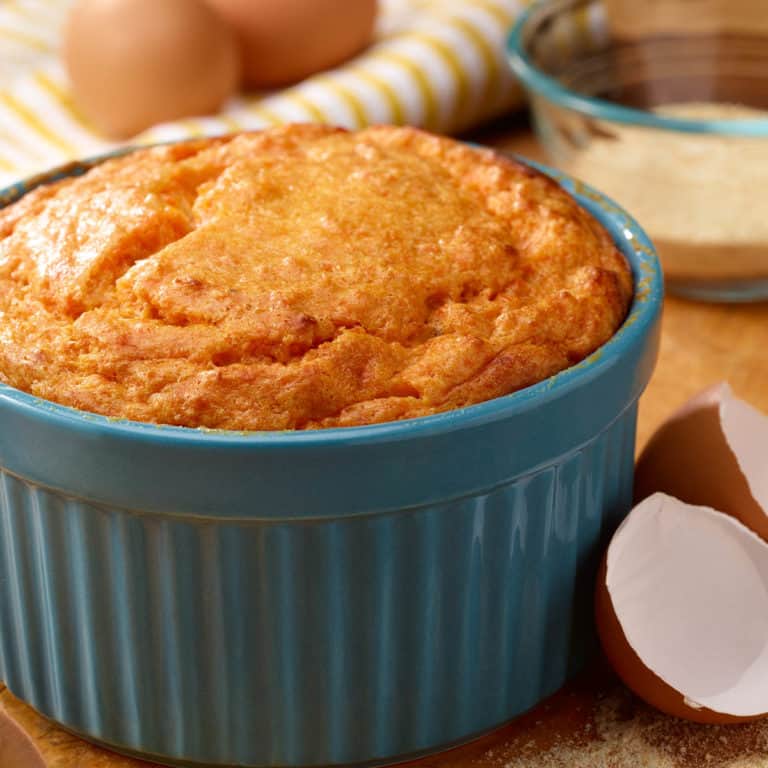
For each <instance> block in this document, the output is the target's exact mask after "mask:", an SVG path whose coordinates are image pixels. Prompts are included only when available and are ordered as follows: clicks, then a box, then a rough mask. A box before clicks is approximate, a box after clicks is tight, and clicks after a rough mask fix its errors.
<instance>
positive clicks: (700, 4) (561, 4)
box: [508, 0, 768, 301]
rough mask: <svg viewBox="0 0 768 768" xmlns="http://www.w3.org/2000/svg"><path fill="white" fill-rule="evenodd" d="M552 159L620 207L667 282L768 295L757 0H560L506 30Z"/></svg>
mask: <svg viewBox="0 0 768 768" xmlns="http://www.w3.org/2000/svg"><path fill="white" fill-rule="evenodd" d="M508 48H509V56H510V61H511V65H512V68H513V69H514V71H515V73H516V74H517V76H518V77H519V78H520V80H521V81H522V82H523V84H524V85H525V87H526V89H527V90H528V93H529V96H530V100H531V106H532V111H533V118H534V125H535V129H536V132H537V134H538V136H539V138H540V140H541V142H542V144H543V145H544V147H545V150H546V151H547V153H548V155H549V158H550V160H551V161H552V163H553V164H554V165H556V166H557V167H558V168H560V169H561V170H563V171H565V172H566V173H568V174H569V175H572V176H575V177H577V178H580V179H583V180H584V181H587V182H589V183H590V184H594V185H595V186H597V187H598V188H599V189H601V190H603V191H604V192H605V193H606V194H608V195H609V196H611V197H613V198H614V199H615V200H617V201H618V202H619V203H620V204H621V205H623V206H624V207H625V208H627V209H628V210H629V211H630V212H631V213H632V214H633V215H634V216H635V217H636V218H637V219H638V220H639V221H640V223H641V224H642V225H643V226H644V227H645V228H646V230H647V231H648V232H649V233H650V235H651V237H652V238H653V240H654V241H655V243H656V245H657V247H658V249H659V252H660V255H661V259H662V263H663V266H664V271H665V275H666V280H667V285H668V288H669V290H670V291H672V292H674V293H677V294H679V295H683V296H688V297H691V298H698V299H704V300H713V301H754V300H759V299H766V298H768V194H766V190H767V189H768V14H766V12H765V3H764V2H763V1H762V0H754V1H750V0H729V1H728V2H725V0H647V1H646V2H642V3H638V2H636V1H635V0H554V2H552V1H548V2H540V3H537V4H535V5H533V6H532V7H531V8H530V9H528V11H527V12H526V13H524V14H523V15H522V16H521V17H520V19H519V21H518V23H517V24H516V26H515V27H514V29H513V30H512V33H511V35H510V38H509V45H508Z"/></svg>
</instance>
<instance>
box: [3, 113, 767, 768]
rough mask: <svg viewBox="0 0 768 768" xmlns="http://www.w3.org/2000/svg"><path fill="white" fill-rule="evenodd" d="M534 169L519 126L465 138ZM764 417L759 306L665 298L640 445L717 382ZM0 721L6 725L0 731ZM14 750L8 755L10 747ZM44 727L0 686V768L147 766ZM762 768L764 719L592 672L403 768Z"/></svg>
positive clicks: (512, 123)
mask: <svg viewBox="0 0 768 768" xmlns="http://www.w3.org/2000/svg"><path fill="white" fill-rule="evenodd" d="M472 138H473V139H474V140H476V141H484V142H487V143H489V144H493V145H494V146H497V147H500V148H502V149H505V150H509V151H513V152H518V153H520V154H523V155H527V156H529V157H532V158H534V159H541V160H543V159H545V158H544V157H543V155H542V152H541V149H540V148H539V146H538V145H537V143H536V141H535V139H533V137H532V136H531V134H530V132H529V131H528V130H527V128H526V127H525V125H521V123H520V121H519V119H518V118H510V119H508V120H506V121H501V122H499V123H497V124H496V125H494V126H492V127H491V128H490V129H488V130H486V131H484V132H483V133H481V134H476V135H475V136H473V137H472ZM724 379H725V380H728V381H729V382H730V383H731V385H732V386H733V388H734V390H735V392H736V393H737V394H738V395H739V396H741V397H744V398H746V399H747V400H750V401H751V402H752V403H754V404H755V405H756V406H758V407H759V408H761V409H763V410H764V411H766V412H768V303H765V304H760V305H743V306H733V305H732V306H724V305H706V304H697V303H693V302H689V301H682V300H679V299H675V298H668V299H667V302H666V306H665V314H664V324H663V337H662V347H661V355H660V359H659V363H658V367H657V369H656V372H655V374H654V377H653V379H652V381H651V384H650V386H649V387H648V390H647V392H646V393H645V395H644V396H643V398H642V400H641V406H640V423H639V443H640V445H642V444H643V443H644V442H645V441H646V440H647V439H648V437H649V436H650V434H651V433H652V432H653V430H654V429H655V428H656V427H657V426H658V425H659V424H660V423H661V422H662V421H663V420H664V419H665V418H666V417H667V416H668V415H669V414H670V413H671V412H672V411H673V410H674V409H675V408H676V407H677V406H679V405H680V404H681V403H682V402H684V401H685V400H686V399H687V398H688V397H690V396H691V395H693V394H694V393H696V392H698V391H700V390H702V389H704V388H705V387H707V386H709V385H711V384H713V383H715V382H717V381H721V380H724ZM3 718H4V719H5V725H4V726H3V725H2V722H3ZM11 744H13V745H14V748H15V749H17V750H18V751H17V753H16V755H15V757H11V751H10V749H11V748H10V745H11ZM148 765H149V764H148V763H144V762H140V761H136V760H131V759H129V758H123V757H120V756H116V755H112V754H110V753H108V752H105V751H104V750H101V749H98V748H96V747H92V746H91V745H89V744H87V743H86V742H84V741H81V740H80V739H76V738H74V737H72V736H70V735H68V734H66V733H64V732H63V731H61V730H59V729H57V728H55V727H54V726H52V725H51V724H49V723H47V722H46V721H45V720H43V719H42V718H41V717H39V716H38V715H36V714H35V713H34V712H33V711H32V710H30V709H29V708H28V707H26V706H25V705H23V704H21V702H19V701H18V700H16V699H14V698H13V696H11V694H10V693H9V692H8V691H7V690H4V689H3V688H2V684H0V768H42V767H43V766H45V768H141V767H142V766H143V767H144V768H146V767H147V766H148ZM418 766H421V767H422V768H470V766H472V767H473V768H768V721H763V722H758V723H754V724H748V725H737V726H721V727H716V726H698V725H693V724H688V723H683V722H681V721H677V720H674V719H673V718H669V717H666V716H664V715H661V714H659V713H657V712H655V711H652V710H651V709H650V708H648V707H646V706H645V705H643V704H642V703H640V702H638V701H637V700H636V699H635V698H634V697H633V696H632V695H631V694H630V693H629V692H628V691H626V689H624V688H623V686H621V685H620V684H619V683H617V682H616V680H615V679H614V678H613V676H612V675H611V673H610V672H608V671H607V670H606V669H605V668H604V667H603V666H602V665H601V664H597V665H596V666H595V667H594V668H593V669H591V670H589V672H587V673H586V674H584V675H583V676H582V677H581V678H580V679H578V680H576V681H575V682H574V683H572V684H571V685H569V686H568V687H567V688H566V689H564V690H563V691H561V692H560V693H558V694H556V695H555V696H554V697H553V698H552V699H550V700H548V701H547V702H544V703H543V704H542V705H540V706H539V707H537V708H536V709H535V710H533V711H532V712H530V713H528V714H527V715H525V716H523V717H521V718H518V719H517V720H516V721H514V723H512V724H510V725H508V726H506V727H505V728H503V729H501V730H499V731H496V732H494V733H492V734H489V735H487V736H485V737H483V738H482V739H479V740H477V741H475V742H472V743H471V744H468V745H466V746H464V747H460V748H457V749H454V750H451V751H448V752H444V753H442V754H439V755H435V756H432V757H428V758H425V759H423V760H421V761H418V762H417V763H414V764H412V768H417V767H418Z"/></svg>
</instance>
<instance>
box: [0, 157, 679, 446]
mask: <svg viewBox="0 0 768 768" xmlns="http://www.w3.org/2000/svg"><path fill="white" fill-rule="evenodd" d="M133 149H137V147H125V148H121V149H118V150H117V151H113V152H109V153H106V154H103V155H99V156H97V157H93V158H88V159H85V160H81V161H76V162H74V163H68V164H65V165H62V166H60V167H57V168H53V169H51V170H50V171H47V172H45V173H43V174H40V175H37V176H34V177H31V178H30V179H26V180H22V181H19V182H16V183H15V184H12V185H11V186H10V187H7V188H5V189H2V190H0V201H2V200H3V199H8V198H11V199H18V198H19V197H21V196H23V195H24V194H25V193H26V192H27V191H28V190H29V189H31V188H33V187H34V186H36V185H39V184H40V183H42V182H41V181H40V179H46V180H49V179H53V178H62V177H66V176H67V175H73V173H76V172H81V171H82V169H85V168H90V167H92V166H93V165H94V164H97V163H99V162H103V161H105V160H107V159H109V158H110V157H114V156H116V155H120V154H124V153H125V152H129V151H131V150H133ZM483 149H486V150H487V149H488V148H487V147H484V148H483ZM492 151H496V150H492ZM514 158H515V159H516V160H517V161H518V162H520V163H522V164H523V165H526V166H529V167H532V168H534V169H535V170H537V171H539V172H541V173H544V174H546V175H547V176H549V177H550V178H552V179H554V180H555V181H556V182H557V183H558V184H560V185H561V186H562V187H563V188H564V189H565V190H566V191H567V192H568V193H569V194H571V195H572V196H573V197H574V198H576V200H577V202H578V203H579V204H580V205H582V206H584V207H586V208H587V209H588V210H590V212H591V213H592V215H594V216H595V217H596V218H597V219H598V220H599V221H600V223H601V224H602V225H603V226H606V225H607V223H608V222H616V223H618V225H619V228H620V229H621V232H622V234H623V235H624V237H625V239H626V241H627V244H628V245H625V247H622V245H620V244H619V243H618V242H616V237H615V236H614V233H613V232H611V235H612V239H613V240H614V243H615V245H616V246H617V247H619V249H620V250H621V251H622V253H623V254H625V257H626V250H627V249H629V250H631V251H632V253H633V256H634V261H632V260H630V259H628V260H629V261H630V266H631V267H632V269H633V281H634V292H633V300H632V304H631V306H630V309H629V312H628V314H627V317H626V318H625V320H624V322H623V323H622V325H621V327H620V328H619V329H618V330H617V331H616V333H615V334H614V335H613V336H612V337H611V338H610V339H609V340H608V341H607V342H606V343H605V344H603V345H602V346H601V347H599V348H598V349H596V350H595V351H594V352H593V353H592V354H590V355H589V356H587V357H586V358H585V359H584V360H582V361H580V362H579V363H577V364H576V365H573V366H570V367H569V368H566V369H564V370H562V371H560V372H559V373H556V374H555V375H554V376H550V377H549V378H547V379H544V380H543V381H540V382H538V383H536V384H533V385H531V386H529V387H525V388H524V389H521V390H518V391H516V392H512V393H510V394H508V395H503V396H501V397H497V398H493V399H491V400H487V401H484V402H482V403H477V404H474V405H470V406H466V407H464V408H457V409H453V410H450V411H446V412H443V413H437V414H433V415H430V416H421V417H417V418H411V419H402V420H399V421H390V422H383V423H380V424H370V425H362V426H353V427H330V428H325V429H317V430H274V431H269V430H265V431H234V430H223V429H210V428H205V427H180V426H174V425H168V424H153V423H149V422H139V421H132V420H129V419H122V418H115V417H109V416H103V415H101V414H97V413H91V412H89V411H81V410H78V409H76V408H72V407H70V406H66V405H60V404H58V403H55V402H53V401H50V400H45V399H44V398H41V397H37V396H36V395H32V394H29V393H27V392H24V391H22V390H19V389H16V388H15V387H11V386H10V385H7V384H4V383H2V382H0V403H4V404H6V405H10V406H11V407H13V408H14V409H16V410H19V411H23V412H26V413H27V414H29V413H30V412H32V413H33V414H34V416H36V417H44V418H45V419H47V420H48V421H49V422H50V421H53V422H58V424H59V426H66V427H68V428H71V429H77V428H80V429H83V430H87V431H89V432H91V433H108V434H109V435H111V436H113V437H118V436H119V437H120V438H121V439H124V440H128V441H136V442H152V443H155V444H163V443H172V444H176V445H188V446H189V445H198V446H200V447H205V448H221V449H224V448H227V449H238V448H240V449H246V448H247V449H255V448H268V449H270V450H275V449H278V450H279V449H291V448H299V447H304V448H313V447H317V446H331V445H334V444H343V445H353V444H368V443H384V442H393V441H398V440H403V439H413V438H418V437H430V436H434V435H436V434H440V433H445V432H453V431H456V430H459V429H466V428H471V427H475V426H480V425H482V424H485V423H487V422H489V421H496V420H497V419H500V418H506V417H510V416H513V415H514V414H515V413H517V412H520V411H524V410H527V409H529V408H531V407H538V406H539V405H541V404H543V403H544V402H546V401H548V400H550V399H552V398H554V397H560V396H562V395H564V394H566V393H567V392H568V391H569V390H571V389H573V388H575V387H577V386H579V385H580V384H582V383H584V380H585V379H591V378H593V377H596V376H598V375H599V374H600V372H601V371H603V370H605V369H607V368H609V367H610V366H612V365H613V364H614V363H615V362H616V361H617V360H618V359H620V358H621V356H622V354H623V351H624V350H625V349H627V348H631V347H632V346H633V345H634V344H637V343H639V342H641V340H642V338H643V337H644V336H645V334H646V331H647V330H648V329H649V328H650V326H652V325H653V323H654V321H655V320H656V317H657V315H658V314H659V313H660V311H661V305H662V301H663V295H664V289H663V276H662V272H661V265H660V263H659V260H658V257H657V254H656V249H655V247H654V245H653V243H652V242H651V240H650V238H649V237H648V235H647V234H646V233H645V231H644V230H643V229H642V227H641V226H640V225H639V224H638V223H637V221H635V219H634V218H633V217H632V216H631V215H630V214H629V213H627V212H626V211H625V210H624V209H623V208H621V207H620V206H619V205H618V204H617V203H615V202H614V201H613V200H611V199H610V198H609V197H607V196H606V195H604V194H603V193H602V192H599V191H598V190H596V189H594V188H593V187H591V186H589V185H588V184H585V183H584V182H581V181H579V180H577V179H574V178H572V177H570V176H568V175H567V174H565V173H562V172H560V171H557V170H555V169H553V168H550V167H549V166H547V165H545V164H543V163H538V162H535V161H533V160H530V159H528V158H525V157H522V156H519V155H514ZM72 169H75V170H72ZM595 208H599V211H597V210H595ZM609 229H610V227H609ZM640 272H642V273H644V274H642V275H640V274H639V273H640Z"/></svg>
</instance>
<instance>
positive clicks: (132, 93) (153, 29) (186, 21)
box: [64, 0, 239, 138]
mask: <svg viewBox="0 0 768 768" xmlns="http://www.w3.org/2000/svg"><path fill="white" fill-rule="evenodd" d="M64 62H65V65H66V69H67V72H68V74H69V78H70V81H71V83H72V90H73V93H74V96H75V99H76V101H77V103H78V104H79V105H80V107H81V108H82V109H83V111H84V112H85V114H86V115H87V116H88V117H89V118H90V120H92V122H93V123H94V125H95V126H96V127H97V128H98V129H99V130H100V131H103V132H104V133H105V134H106V135H108V136H111V137H115V138H125V137H128V136H132V135H135V134H137V133H139V132H140V131H142V130H144V129H145V128H148V127H149V126H151V125H153V124H155V123H159V122H163V121H166V120H174V119H177V118H180V117H186V116H192V115H202V114H206V113H211V112H214V111H216V110H217V109H218V108H219V107H220V106H221V104H222V103H223V102H224V101H225V100H226V99H227V98H229V97H230V96H231V95H232V94H233V93H234V91H235V89H236V88H237V84H238V78H239V62H238V52H237V43H236V40H235V38H234V34H233V33H232V31H231V30H230V29H229V27H228V26H227V25H226V23H225V22H224V21H223V20H222V19H220V18H219V17H218V16H217V15H216V13H215V12H214V11H213V10H212V9H211V8H210V7H209V6H208V5H207V4H206V3H205V2H204V1H203V0H77V1H76V2H75V4H74V6H73V7H72V9H71V10H70V14H69V17H68V19H67V24H66V27H65V32H64Z"/></svg>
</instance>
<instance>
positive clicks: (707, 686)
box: [595, 493, 768, 723]
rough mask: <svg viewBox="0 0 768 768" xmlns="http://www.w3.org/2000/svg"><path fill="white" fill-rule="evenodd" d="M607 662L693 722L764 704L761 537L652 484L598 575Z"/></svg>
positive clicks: (746, 713)
mask: <svg viewBox="0 0 768 768" xmlns="http://www.w3.org/2000/svg"><path fill="white" fill-rule="evenodd" d="M595 614H596V619H597V627H598V633H599V635H600V640H601V643H602V645H603V648H604V650H605V654H606V656H607V658H608V660H609V661H610V663H611V665H612V666H613V667H614V669H615V670H616V672H617V674H618V675H619V677H620V678H621V679H622V680H623V681H624V683H625V684H626V685H627V687H629V688H630V689H631V690H633V691H634V692H635V693H636V694H637V695H638V696H640V698H642V699H644V700H645V701H646V702H648V703H649V704H651V705H652V706H654V707H656V708H657V709H660V710H661V711H663V712H666V713H668V714H670V715H674V716H676V717H681V718H685V719H687V720H693V721H696V722H701V723H733V722H740V721H746V720H754V719H756V718H759V717H763V716H764V715H765V713H766V712H768V545H766V543H765V542H764V541H762V540H761V539H760V538H758V537H757V536H756V535H755V534H754V533H752V531H750V530H749V529H748V528H746V527H745V526H743V525H742V524H741V523H739V522H738V521H737V520H734V519H733V518H732V517H730V516H728V515H724V514H722V513H720V512H716V511H715V510H713V509H709V508H707V507H696V506H692V505H688V504H684V503H683V502H680V501H678V500H677V499H674V498H672V497H670V496H666V495H665V494H662V493H657V494H654V495H653V496H650V497H648V498H647V499H646V500H645V501H643V502H642V503H641V504H639V505H638V506H636V507H635V508H634V509H633V510H632V512H631V513H630V514H629V516H628V517H627V518H626V520H625V521H624V523H623V524H622V525H621V526H620V528H619V530H618V531H617V532H616V534H615V535H614V537H613V539H612V541H611V544H610V547H609V548H608V551H607V553H606V556H605V559H604V561H603V565H602V569H601V572H600V575H599V576H598V581H597V589H596V600H595Z"/></svg>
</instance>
